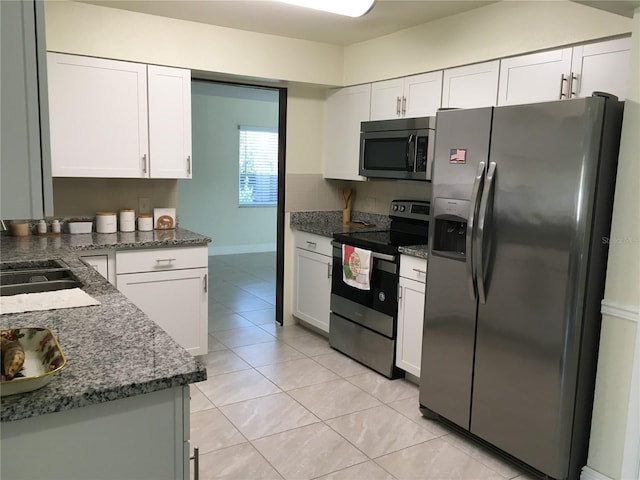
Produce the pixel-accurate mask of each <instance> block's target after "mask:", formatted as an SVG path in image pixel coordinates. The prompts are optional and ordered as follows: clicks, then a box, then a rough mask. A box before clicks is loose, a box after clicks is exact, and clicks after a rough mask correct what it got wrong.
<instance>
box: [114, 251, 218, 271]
mask: <svg viewBox="0 0 640 480" xmlns="http://www.w3.org/2000/svg"><path fill="white" fill-rule="evenodd" d="M207 251H208V250H207V247H204V246H203V247H182V248H153V249H148V250H147V249H145V250H122V251H118V252H116V273H117V274H121V273H136V272H158V271H163V270H180V269H184V268H199V267H206V266H207V265H208V257H207Z"/></svg>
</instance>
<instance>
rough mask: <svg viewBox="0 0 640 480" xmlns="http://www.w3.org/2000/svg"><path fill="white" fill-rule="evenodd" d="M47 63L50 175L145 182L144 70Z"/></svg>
mask: <svg viewBox="0 0 640 480" xmlns="http://www.w3.org/2000/svg"><path fill="white" fill-rule="evenodd" d="M47 58H48V75H49V118H50V129H51V163H52V173H53V176H54V177H121V178H141V177H148V176H149V169H148V157H149V150H148V148H149V147H148V131H147V125H148V124H147V69H146V66H145V65H142V64H138V63H130V62H120V61H115V60H104V59H98V58H90V57H81V56H76V55H64V54H59V53H49V54H48V56H47Z"/></svg>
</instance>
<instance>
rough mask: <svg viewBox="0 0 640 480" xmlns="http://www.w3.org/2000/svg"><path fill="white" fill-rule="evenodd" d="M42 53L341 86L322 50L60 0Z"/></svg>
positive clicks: (326, 48) (336, 57)
mask: <svg viewBox="0 0 640 480" xmlns="http://www.w3.org/2000/svg"><path fill="white" fill-rule="evenodd" d="M45 20H46V32H47V49H48V50H51V51H54V52H65V53H75V54H78V55H90V56H96V57H104V58H115V59H120V60H130V61H134V62H142V63H153V64H159V65H167V66H173V67H184V68H189V69H192V70H203V71H209V72H219V73H226V74H232V75H238V76H246V77H254V78H263V79H278V80H286V81H293V82H306V83H319V84H327V85H341V84H342V72H343V51H342V48H341V47H337V46H334V45H328V44H324V43H317V42H309V41H304V40H293V39H288V38H284V37H278V36H276V35H265V34H260V33H253V32H247V31H243V30H235V29H231V28H224V27H216V26H212V25H205V24H202V23H196V22H187V21H184V20H174V19H170V18H163V17H158V16H154V15H147V14H144V13H137V12H129V11H125V10H118V9H114V8H108V7H101V6H97V5H90V4H85V3H76V2H70V1H66V0H47V1H46V3H45Z"/></svg>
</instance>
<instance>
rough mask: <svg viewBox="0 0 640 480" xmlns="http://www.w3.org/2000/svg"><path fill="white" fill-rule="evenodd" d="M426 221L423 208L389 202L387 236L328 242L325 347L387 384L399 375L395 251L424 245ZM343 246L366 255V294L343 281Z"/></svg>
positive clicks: (344, 236)
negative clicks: (368, 255) (329, 274)
mask: <svg viewBox="0 0 640 480" xmlns="http://www.w3.org/2000/svg"><path fill="white" fill-rule="evenodd" d="M429 215H430V204H429V202H426V201H419V200H394V201H393V202H391V208H390V213H389V217H390V219H391V226H390V228H389V230H384V231H366V232H364V231H363V232H352V233H338V234H334V236H333V238H334V240H333V242H332V245H333V275H332V280H331V320H330V325H329V344H330V345H331V347H333V348H335V349H336V350H339V351H340V352H342V353H344V354H346V355H348V356H349V357H351V358H353V359H354V360H357V361H359V362H360V363H363V364H364V365H367V366H368V367H370V368H372V369H373V370H375V371H377V372H378V373H381V374H382V375H384V376H386V377H388V378H399V377H402V376H403V375H404V372H403V371H402V370H400V369H398V368H397V367H396V366H395V354H396V334H397V319H398V280H399V271H400V254H399V252H398V247H400V246H409V245H425V244H426V243H427V237H428V231H429ZM343 245H348V246H352V247H357V248H361V249H365V250H368V251H370V252H371V257H372V269H371V275H370V280H369V288H368V289H360V288H356V287H354V286H351V285H349V284H347V283H345V281H344V280H343V248H342V247H343Z"/></svg>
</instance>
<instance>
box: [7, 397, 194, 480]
mask: <svg viewBox="0 0 640 480" xmlns="http://www.w3.org/2000/svg"><path fill="white" fill-rule="evenodd" d="M54 445H55V448H52V446H54ZM189 450H190V449H189V387H188V386H180V387H174V388H169V389H166V390H159V391H156V392H152V393H146V394H142V395H136V396H133V397H127V398H122V399H119V400H113V401H110V402H104V403H99V404H96V405H89V406H86V407H80V408H74V409H71V410H66V411H63V412H56V413H50V414H46V415H39V416H37V417H32V418H26V419H23V420H16V421H14V422H3V423H2V478H11V479H14V480H20V479H25V480H26V479H29V480H37V479H42V480H45V479H51V478H77V479H80V478H91V479H94V480H107V479H113V478H139V479H143V478H148V479H151V478H153V479H157V480H162V479H166V480H175V479H179V480H187V479H189ZM25 452H37V453H35V454H34V455H30V456H29V461H25Z"/></svg>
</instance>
